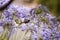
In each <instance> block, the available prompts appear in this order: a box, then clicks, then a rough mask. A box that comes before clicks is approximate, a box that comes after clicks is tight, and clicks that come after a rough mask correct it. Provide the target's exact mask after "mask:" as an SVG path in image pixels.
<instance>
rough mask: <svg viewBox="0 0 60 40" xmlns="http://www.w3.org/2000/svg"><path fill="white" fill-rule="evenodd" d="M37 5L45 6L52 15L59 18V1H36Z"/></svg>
mask: <svg viewBox="0 0 60 40" xmlns="http://www.w3.org/2000/svg"><path fill="white" fill-rule="evenodd" d="M37 3H38V4H42V5H46V7H47V8H48V9H49V10H50V11H51V13H52V14H54V15H56V16H60V0H38V1H37Z"/></svg>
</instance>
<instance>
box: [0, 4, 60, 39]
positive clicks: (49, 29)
mask: <svg viewBox="0 0 60 40" xmlns="http://www.w3.org/2000/svg"><path fill="white" fill-rule="evenodd" d="M43 8H44V9H43ZM45 9H46V7H45V6H42V5H40V6H39V7H37V8H35V9H33V10H30V9H29V8H28V7H25V6H20V7H19V6H17V5H13V4H12V5H10V6H8V8H7V9H5V10H3V13H2V14H3V19H1V20H0V26H2V27H3V29H4V30H6V29H7V30H8V32H9V33H8V32H7V33H8V36H9V37H10V35H11V32H12V29H13V30H14V32H15V31H16V28H19V29H21V30H22V31H25V30H27V34H28V33H29V32H30V34H29V36H28V35H27V34H26V36H25V38H24V39H25V40H29V39H31V40H40V39H41V40H54V39H55V40H59V39H60V32H58V31H57V27H58V25H59V23H58V21H56V20H55V19H56V17H55V16H52V15H51V14H50V13H48V12H49V11H48V10H47V9H46V10H45ZM47 11H48V12H47Z"/></svg>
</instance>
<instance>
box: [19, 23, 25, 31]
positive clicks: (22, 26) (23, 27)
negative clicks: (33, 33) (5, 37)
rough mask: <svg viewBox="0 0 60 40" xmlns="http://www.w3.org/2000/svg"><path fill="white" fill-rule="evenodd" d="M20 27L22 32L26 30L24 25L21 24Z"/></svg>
mask: <svg viewBox="0 0 60 40" xmlns="http://www.w3.org/2000/svg"><path fill="white" fill-rule="evenodd" d="M20 27H21V29H22V31H24V30H25V29H26V24H24V23H23V24H21V25H20Z"/></svg>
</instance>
